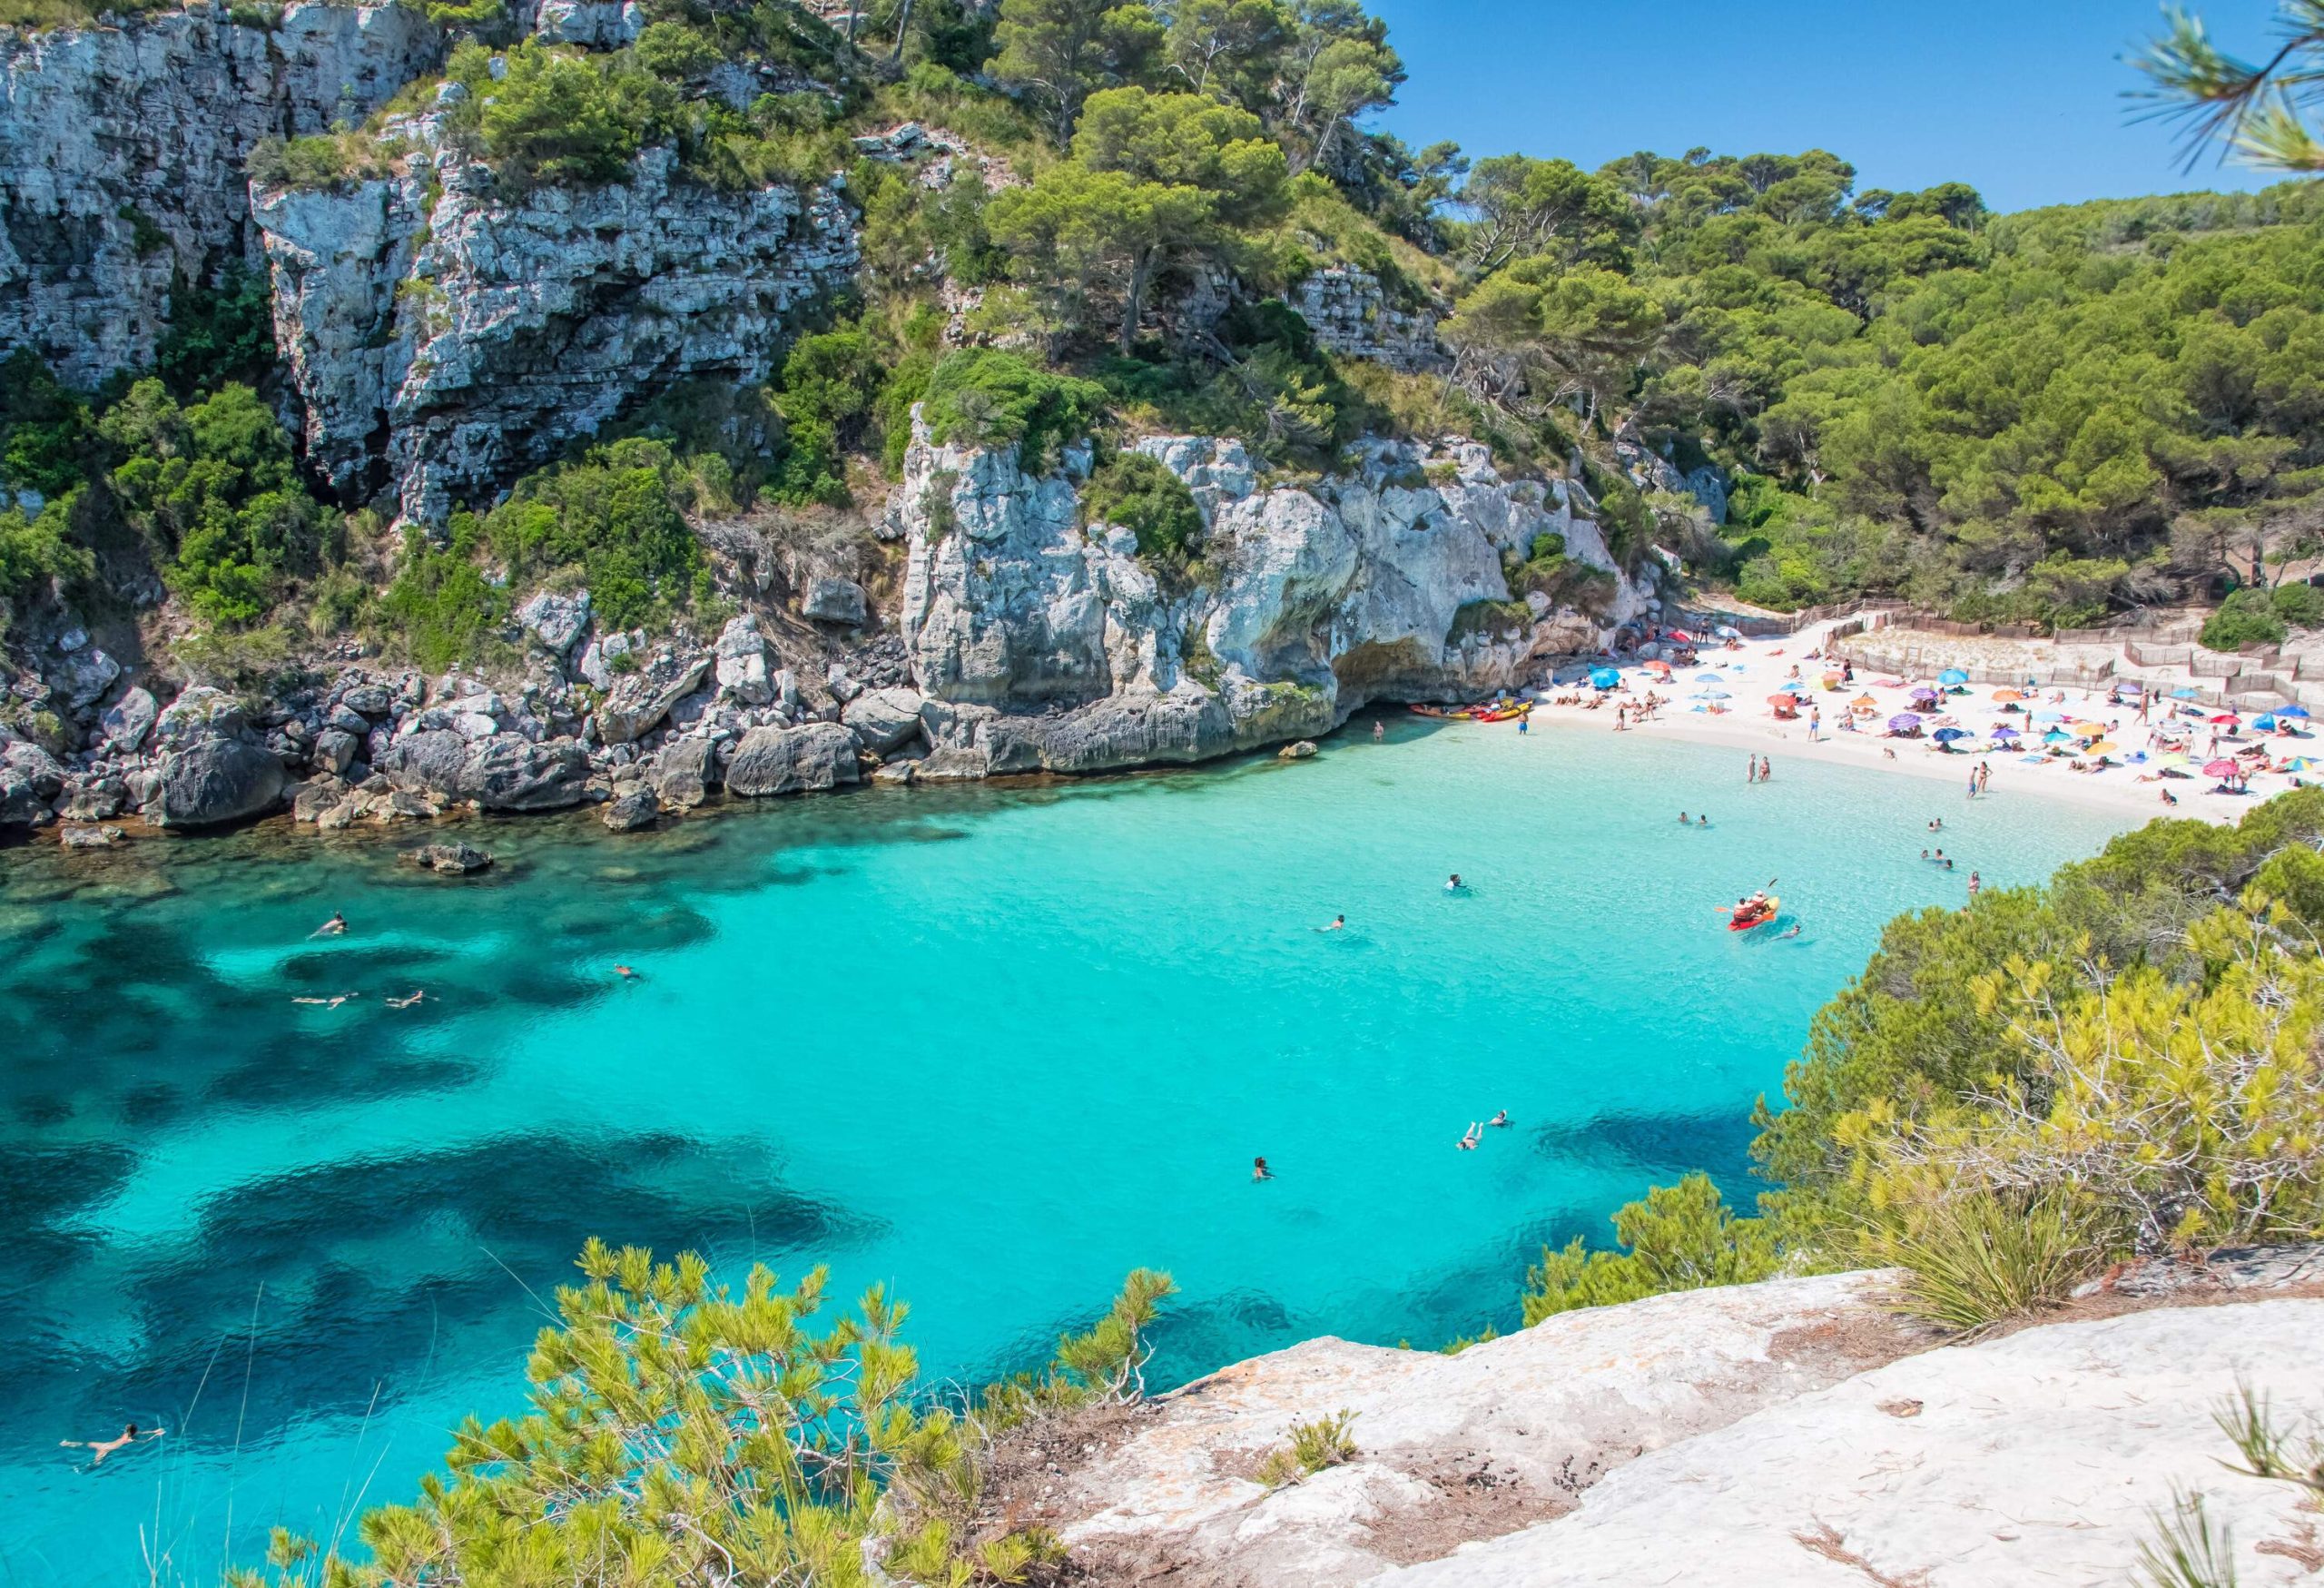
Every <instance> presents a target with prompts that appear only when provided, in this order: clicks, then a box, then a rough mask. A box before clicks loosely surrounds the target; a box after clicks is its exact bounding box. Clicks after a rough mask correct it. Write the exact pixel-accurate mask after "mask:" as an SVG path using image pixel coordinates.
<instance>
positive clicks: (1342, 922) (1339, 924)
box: [1315, 915, 1347, 932]
mask: <svg viewBox="0 0 2324 1588" xmlns="http://www.w3.org/2000/svg"><path fill="white" fill-rule="evenodd" d="M1346 927H1347V917H1346V916H1344V915H1334V916H1333V917H1332V923H1331V924H1330V925H1329V926H1319V927H1317V928H1316V929H1315V930H1316V931H1317V932H1341V931H1344V930H1345V929H1346Z"/></svg>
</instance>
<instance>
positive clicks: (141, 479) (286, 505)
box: [100, 379, 324, 627]
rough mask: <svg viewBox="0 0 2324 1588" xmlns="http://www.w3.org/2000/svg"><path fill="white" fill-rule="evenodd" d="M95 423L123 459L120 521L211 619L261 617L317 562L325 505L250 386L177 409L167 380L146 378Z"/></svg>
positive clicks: (231, 621)
mask: <svg viewBox="0 0 2324 1588" xmlns="http://www.w3.org/2000/svg"><path fill="white" fill-rule="evenodd" d="M100 429H101V431H102V433H103V436H104V439H106V440H107V441H108V442H110V443H111V444H112V445H113V448H115V449H117V451H118V453H119V454H120V455H121V457H122V459H123V461H122V462H121V463H120V464H119V465H118V466H117V467H116V468H114V469H113V471H112V473H111V475H110V476H109V483H110V485H111V488H112V491H113V497H114V498H115V499H116V500H117V501H118V502H119V504H120V507H121V510H122V515H123V518H125V519H126V520H127V521H128V522H129V524H130V525H131V526H132V527H133V528H135V529H137V530H138V531H139V532H140V533H141V534H143V536H144V537H145V538H146V540H147V541H148V542H149V544H150V545H151V546H152V547H153V552H154V557H155V560H156V561H157V562H159V563H161V564H162V569H163V577H165V578H166V579H167V580H168V581H169V584H170V587H171V588H172V589H173V590H175V591H176V592H177V593H178V594H179V595H180V596H181V597H183V598H184V599H185V601H186V602H187V604H188V605H190V606H191V607H192V608H193V610H194V611H195V612H196V613H197V614H199V615H200V616H202V618H203V619H205V620H206V621H208V622H210V623H212V624H220V625H224V626H230V627H242V626H249V625H251V624H254V623H256V622H257V621H258V620H259V619H260V618H261V617H262V616H265V614H266V613H267V612H268V611H269V610H270V609H271V607H272V606H273V604H274V602H275V601H276V600H277V599H278V598H279V597H280V596H281V593H282V588H283V585H284V582H285V581H286V580H287V579H288V578H290V577H292V576H294V575H298V574H302V573H309V572H311V571H313V570H314V569H315V567H317V566H318V562H319V558H320V550H321V544H322V531H323V519H324V512H323V509H322V508H321V507H320V506H319V505H318V504H317V503H316V501H315V500H314V498H312V497H310V496H309V495H308V494H307V490H306V487H305V486H304V484H303V483H301V481H300V478H299V475H298V469H297V467H296V464H295V462H294V460H293V459H292V457H291V441H290V438H289V437H287V436H285V435H284V434H283V433H282V427H281V425H280V424H279V423H277V422H276V420H275V418H274V414H273V411H272V410H271V409H269V408H268V407H267V406H266V405H265V404H264V403H263V402H261V401H260V400H259V398H258V394H257V393H256V392H254V391H252V390H251V389H250V388H249V387H247V386H240V385H228V386H225V387H223V388H222V389H220V390H219V391H218V392H217V393H216V395H214V396H212V397H209V398H206V399H203V400H202V401H200V402H194V403H190V404H188V405H186V406H185V407H183V408H181V407H180V406H179V405H178V404H177V402H176V401H174V400H173V399H172V398H171V396H170V394H169V392H168V391H167V390H165V389H164V388H163V387H162V382H160V381H159V380H151V379H148V380H140V381H138V382H137V383H136V385H134V386H133V387H132V388H131V389H130V391H129V393H128V395H127V396H126V397H124V398H123V399H122V400H121V401H120V402H119V403H117V404H115V405H114V406H113V408H112V409H109V410H108V411H107V412H106V414H105V416H104V419H103V421H102V422H101V425H100Z"/></svg>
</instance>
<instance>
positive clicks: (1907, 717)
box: [1888, 711, 1921, 734]
mask: <svg viewBox="0 0 2324 1588" xmlns="http://www.w3.org/2000/svg"><path fill="white" fill-rule="evenodd" d="M1920 725H1921V719H1920V718H1918V717H1916V716H1915V715H1913V714H1912V713H1911V712H1908V711H1905V712H1899V713H1897V714H1896V715H1895V716H1892V717H1890V718H1889V719H1888V728H1889V731H1890V732H1892V733H1898V734H1910V733H1916V732H1918V731H1919V729H1920Z"/></svg>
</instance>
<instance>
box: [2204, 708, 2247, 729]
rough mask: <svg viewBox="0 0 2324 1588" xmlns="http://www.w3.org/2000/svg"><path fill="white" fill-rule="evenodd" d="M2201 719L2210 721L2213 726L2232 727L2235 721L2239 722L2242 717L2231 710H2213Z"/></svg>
mask: <svg viewBox="0 0 2324 1588" xmlns="http://www.w3.org/2000/svg"><path fill="white" fill-rule="evenodd" d="M2203 720H2204V721H2206V722H2208V723H2210V724H2211V725H2212V726H2213V727H2233V726H2234V725H2236V724H2237V723H2240V722H2241V721H2242V720H2243V719H2242V718H2241V717H2239V716H2237V715H2235V714H2234V713H2233V712H2231V711H2221V712H2214V713H2212V714H2211V715H2210V716H2208V717H2206V718H2204V719H2203Z"/></svg>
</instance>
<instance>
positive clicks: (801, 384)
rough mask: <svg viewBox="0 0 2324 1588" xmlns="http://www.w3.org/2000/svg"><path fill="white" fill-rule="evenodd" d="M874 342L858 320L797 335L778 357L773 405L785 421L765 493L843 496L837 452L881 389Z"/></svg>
mask: <svg viewBox="0 0 2324 1588" xmlns="http://www.w3.org/2000/svg"><path fill="white" fill-rule="evenodd" d="M880 366H881V360H880V353H879V350H878V348H876V347H875V346H874V345H873V343H872V338H871V336H870V335H869V333H867V332H866V331H865V330H863V329H862V327H861V326H842V328H840V329H839V330H831V331H825V332H823V333H822V334H821V335H817V336H803V337H801V338H800V339H799V340H798V341H797V342H796V343H794V344H793V347H792V350H791V355H790V357H789V358H787V359H785V360H783V372H782V374H781V376H780V377H779V379H778V384H777V390H776V396H775V399H774V405H775V407H776V409H778V410H780V411H781V413H782V415H783V420H784V422H785V424H786V426H787V427H788V431H789V433H788V436H787V438H786V442H785V446H784V449H783V459H782V461H781V462H780V463H779V464H778V465H777V467H776V469H775V473H774V482H773V494H774V495H775V497H776V498H778V499H779V500H782V501H785V502H789V503H792V504H793V505H796V506H804V505H806V504H808V503H811V502H828V503H831V504H832V505H834V506H836V505H838V504H840V503H842V502H844V501H846V499H847V477H846V459H845V457H844V454H845V453H846V452H847V451H848V450H850V449H852V448H853V447H854V445H855V444H856V443H857V442H858V441H860V440H861V439H862V431H863V428H864V420H865V419H866V418H867V416H869V415H870V413H871V412H872V405H873V403H874V402H875V400H876V399H878V397H879V395H880V390H881V367H880Z"/></svg>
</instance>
